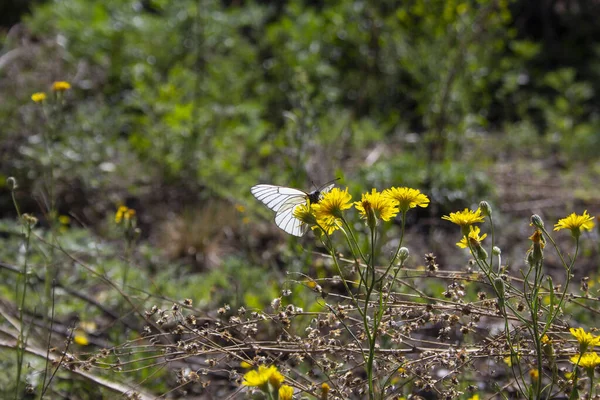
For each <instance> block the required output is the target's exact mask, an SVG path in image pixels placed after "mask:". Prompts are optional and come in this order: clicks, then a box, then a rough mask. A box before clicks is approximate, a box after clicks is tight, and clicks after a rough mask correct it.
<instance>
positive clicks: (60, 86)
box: [52, 81, 71, 92]
mask: <svg viewBox="0 0 600 400" xmlns="http://www.w3.org/2000/svg"><path fill="white" fill-rule="evenodd" d="M69 89H71V84H70V83H69V82H65V81H57V82H54V83H53V84H52V91H53V92H64V91H65V90H69Z"/></svg>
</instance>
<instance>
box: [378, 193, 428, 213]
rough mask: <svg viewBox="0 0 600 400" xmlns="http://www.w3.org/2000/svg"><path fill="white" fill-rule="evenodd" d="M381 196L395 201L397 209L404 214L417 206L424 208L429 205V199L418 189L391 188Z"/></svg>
mask: <svg viewBox="0 0 600 400" xmlns="http://www.w3.org/2000/svg"><path fill="white" fill-rule="evenodd" d="M383 195H384V196H386V197H389V198H391V199H393V200H395V201H397V202H398V208H399V209H400V211H402V212H406V211H408V210H409V209H410V208H415V207H417V206H419V207H423V208H425V207H427V206H428V205H429V198H428V197H427V196H425V195H424V194H423V193H421V191H420V190H418V189H411V188H407V187H400V188H396V187H393V188H390V189H386V190H384V191H383Z"/></svg>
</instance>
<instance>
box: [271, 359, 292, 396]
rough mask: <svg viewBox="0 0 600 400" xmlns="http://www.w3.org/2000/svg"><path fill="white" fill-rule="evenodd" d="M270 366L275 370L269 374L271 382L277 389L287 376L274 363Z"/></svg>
mask: <svg viewBox="0 0 600 400" xmlns="http://www.w3.org/2000/svg"><path fill="white" fill-rule="evenodd" d="M270 368H273V372H271V375H270V376H269V383H270V384H271V386H273V387H274V388H275V389H279V387H281V384H282V383H283V381H284V380H285V377H284V376H283V375H281V373H280V372H279V371H277V368H276V367H275V366H274V365H272V366H271V367H270ZM292 392H293V391H292Z"/></svg>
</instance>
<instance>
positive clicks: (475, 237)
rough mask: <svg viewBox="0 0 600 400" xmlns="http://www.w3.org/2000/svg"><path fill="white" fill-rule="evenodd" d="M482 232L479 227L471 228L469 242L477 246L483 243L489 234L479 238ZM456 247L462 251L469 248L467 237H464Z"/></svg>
mask: <svg viewBox="0 0 600 400" xmlns="http://www.w3.org/2000/svg"><path fill="white" fill-rule="evenodd" d="M480 231H481V230H480V229H479V227H478V226H469V240H470V241H471V242H473V241H474V242H475V244H478V243H481V241H482V240H483V239H485V238H486V237H487V233H484V234H483V235H482V236H479V232H480ZM456 245H457V246H458V247H460V248H461V249H466V248H467V247H469V244H468V243H467V237H466V236H463V238H462V239H461V240H460V242H458V243H456Z"/></svg>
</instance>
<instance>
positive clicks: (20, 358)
mask: <svg viewBox="0 0 600 400" xmlns="http://www.w3.org/2000/svg"><path fill="white" fill-rule="evenodd" d="M26 223H27V233H26V235H25V260H24V262H23V270H22V272H21V276H20V277H19V279H17V287H16V293H17V302H18V304H19V336H18V340H17V348H16V351H17V382H16V386H15V399H18V398H20V396H19V393H20V391H19V385H20V383H21V374H22V372H23V362H24V357H25V347H26V342H27V339H26V336H25V324H24V319H25V318H24V317H25V299H26V298H27V267H28V261H29V248H30V243H31V228H32V226H31V223H30V222H26ZM21 280H22V286H23V289H22V293H21V294H20V295H19V292H20V291H21V290H20V286H21Z"/></svg>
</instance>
